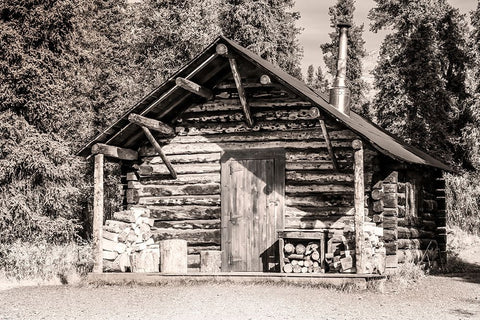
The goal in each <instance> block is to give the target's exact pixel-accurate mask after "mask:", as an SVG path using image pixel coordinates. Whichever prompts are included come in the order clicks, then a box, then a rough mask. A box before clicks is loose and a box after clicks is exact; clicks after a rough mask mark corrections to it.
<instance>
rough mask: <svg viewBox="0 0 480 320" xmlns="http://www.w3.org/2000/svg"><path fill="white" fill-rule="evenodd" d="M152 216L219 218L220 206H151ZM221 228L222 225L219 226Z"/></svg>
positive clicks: (170, 219) (175, 218) (174, 218)
mask: <svg viewBox="0 0 480 320" xmlns="http://www.w3.org/2000/svg"><path fill="white" fill-rule="evenodd" d="M148 208H149V209H150V217H151V218H153V219H155V220H156V221H174V220H186V219H194V220H195V219H196V220H198V219H200V220H204V219H219V218H220V214H221V210H220V206H200V205H194V206H192V205H183V206H149V207H148ZM218 228H220V227H218Z"/></svg>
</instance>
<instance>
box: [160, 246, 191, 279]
mask: <svg viewBox="0 0 480 320" xmlns="http://www.w3.org/2000/svg"><path fill="white" fill-rule="evenodd" d="M160 272H162V273H181V274H185V273H187V241H185V240H181V239H171V240H162V241H160Z"/></svg>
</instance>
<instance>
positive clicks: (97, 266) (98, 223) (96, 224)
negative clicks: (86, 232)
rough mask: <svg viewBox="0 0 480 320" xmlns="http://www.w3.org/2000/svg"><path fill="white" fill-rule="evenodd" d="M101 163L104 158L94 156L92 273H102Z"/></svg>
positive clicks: (100, 155) (98, 155) (101, 155)
mask: <svg viewBox="0 0 480 320" xmlns="http://www.w3.org/2000/svg"><path fill="white" fill-rule="evenodd" d="M103 162H104V156H103V154H101V153H99V154H97V155H95V165H94V174H93V176H94V194H93V250H94V251H93V256H94V265H93V272H95V273H101V272H103V246H102V233H103Z"/></svg>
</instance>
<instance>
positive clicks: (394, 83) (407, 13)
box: [370, 0, 469, 162]
mask: <svg viewBox="0 0 480 320" xmlns="http://www.w3.org/2000/svg"><path fill="white" fill-rule="evenodd" d="M375 1H376V3H377V6H376V7H375V8H373V9H372V10H371V12H370V18H371V19H372V20H373V24H372V30H373V31H377V30H380V29H387V28H388V29H391V30H392V32H391V33H390V34H389V35H387V36H386V38H385V40H384V42H383V43H382V46H381V49H380V58H379V62H378V65H377V66H376V68H375V70H374V76H375V86H376V88H377V89H378V90H379V91H378V93H377V95H376V97H375V101H374V106H373V107H374V113H375V115H376V118H377V119H378V122H379V124H380V125H381V126H383V127H384V128H386V129H387V130H389V131H391V132H393V133H394V134H396V135H399V136H400V137H402V138H403V139H405V140H406V141H407V142H409V143H411V144H413V145H416V146H419V147H422V148H424V149H426V150H427V151H429V152H431V153H433V154H436V155H437V156H440V157H442V158H444V159H445V160H446V161H449V162H451V161H453V160H457V161H461V159H458V158H461V157H463V152H462V150H459V149H458V147H457V145H458V142H459V138H460V136H461V128H463V126H464V125H465V122H466V121H467V120H466V119H465V117H467V116H468V115H467V113H466V112H465V110H464V105H465V101H466V99H468V94H467V90H466V87H465V75H466V68H467V64H468V60H469V57H468V55H467V51H468V50H467V47H466V39H465V34H466V30H467V26H466V23H465V21H464V17H463V16H462V15H460V14H459V12H458V10H457V9H454V8H452V7H451V6H450V5H449V4H448V3H447V2H446V1H445V0H435V1H408V2H403V1H398V0H375ZM454 154H456V155H458V157H457V159H454Z"/></svg>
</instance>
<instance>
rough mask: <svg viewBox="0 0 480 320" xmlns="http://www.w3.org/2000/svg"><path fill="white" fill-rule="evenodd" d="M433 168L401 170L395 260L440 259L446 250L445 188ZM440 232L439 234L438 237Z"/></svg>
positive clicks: (431, 260)
mask: <svg viewBox="0 0 480 320" xmlns="http://www.w3.org/2000/svg"><path fill="white" fill-rule="evenodd" d="M437 177H438V173H436V172H435V171H434V170H423V171H422V172H420V171H418V168H409V169H405V170H402V171H400V182H399V183H398V200H397V201H398V253H397V256H398V261H399V262H400V263H402V262H408V261H413V262H422V261H423V262H427V263H428V262H433V261H439V260H438V259H439V258H440V257H441V256H442V254H440V255H439V252H440V253H441V252H445V249H446V248H445V247H446V237H443V234H445V233H444V232H443V233H442V230H443V229H442V227H444V226H445V211H444V210H442V209H440V208H442V207H443V208H444V202H442V199H441V197H442V196H443V200H444V188H442V187H441V180H437V179H436V178H437ZM440 235H442V236H440Z"/></svg>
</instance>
